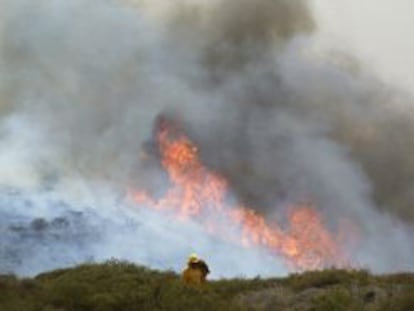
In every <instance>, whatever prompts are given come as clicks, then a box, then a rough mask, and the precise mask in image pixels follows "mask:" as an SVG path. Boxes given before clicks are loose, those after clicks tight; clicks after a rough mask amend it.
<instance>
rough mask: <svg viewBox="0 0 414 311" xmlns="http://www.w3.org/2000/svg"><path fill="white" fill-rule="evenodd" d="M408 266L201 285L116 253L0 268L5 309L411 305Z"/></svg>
mask: <svg viewBox="0 0 414 311" xmlns="http://www.w3.org/2000/svg"><path fill="white" fill-rule="evenodd" d="M413 293H414V274H408V273H405V274H395V275H383V276H374V275H372V274H370V273H369V272H367V271H364V270H361V271H359V270H358V271H356V270H355V271H354V270H353V271H346V270H336V269H332V270H325V271H317V272H306V273H303V274H292V275H290V276H289V277H286V278H271V279H261V278H259V277H257V278H254V279H226V280H217V281H210V282H208V283H207V284H205V285H204V286H202V287H191V286H186V285H183V284H182V282H181V279H180V275H178V274H177V273H175V272H172V271H166V272H160V271H156V270H151V269H148V268H146V267H143V266H137V265H135V264H132V263H129V262H123V261H117V260H111V261H108V262H105V263H102V264H92V263H90V264H83V265H80V266H77V267H74V268H68V269H60V270H55V271H52V272H47V273H42V274H40V275H38V276H36V277H34V278H23V279H22V278H18V277H16V276H14V275H2V276H0V310H5V311H87V310H96V311H118V310H122V311H146V310H151V311H162V310H163V311H164V310H165V311H182V310H192V311H198V310H199V311H204V310H229V311H247V310H263V311H267V310H269V311H270V310H309V311H311V310H315V311H319V310H320V311H325V310H326V311H335V310H338V311H342V310H358V311H361V310H369V311H371V310H380V311H412V310H414V295H413Z"/></svg>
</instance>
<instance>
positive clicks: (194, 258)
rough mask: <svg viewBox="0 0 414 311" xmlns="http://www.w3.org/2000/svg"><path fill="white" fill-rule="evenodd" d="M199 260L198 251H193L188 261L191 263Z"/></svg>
mask: <svg viewBox="0 0 414 311" xmlns="http://www.w3.org/2000/svg"><path fill="white" fill-rule="evenodd" d="M199 260H200V259H199V258H198V256H197V254H196V253H192V254H191V255H190V257H188V262H190V263H194V262H198V261H199Z"/></svg>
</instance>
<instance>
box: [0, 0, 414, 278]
mask: <svg viewBox="0 0 414 311" xmlns="http://www.w3.org/2000/svg"><path fill="white" fill-rule="evenodd" d="M316 24H317V22H316V21H315V20H314V19H313V16H312V11H311V8H309V7H308V5H307V2H306V1H301V0H289V1H288V0H272V1H268V0H257V1H254V2H253V1H249V0H226V1H225V0H214V1H206V0H187V1H185V0H177V1H161V0H157V1H154V0H152V1H149V0H148V1H146V0H141V1H121V0H101V1H98V0H74V1H65V0H42V1H37V2H36V3H33V2H32V1H30V0H3V1H2V3H1V4H0V40H1V41H0V68H1V69H0V135H1V138H0V186H1V189H2V190H1V191H0V199H1V200H0V202H1V205H0V215H1V220H0V228H1V231H2V232H4V234H3V235H2V238H1V240H0V258H1V261H0V262H1V263H0V272H5V271H14V272H16V273H21V274H33V273H37V272H40V271H43V270H46V269H51V268H55V267H60V266H64V265H71V264H75V263H78V262H81V261H85V260H102V259H106V258H111V257H120V258H125V259H129V260H135V261H139V262H141V263H143V264H148V265H150V266H152V267H157V268H173V269H177V270H178V269H180V265H181V264H182V263H183V262H184V260H185V256H186V255H187V254H188V253H189V252H191V251H200V252H201V254H202V255H203V256H205V257H207V259H208V260H209V261H210V262H211V263H212V267H214V268H215V275H216V276H222V275H224V276H232V275H240V274H241V275H255V274H281V273H284V272H285V270H284V268H283V267H282V264H281V263H280V262H277V261H276V260H275V259H273V258H271V257H270V256H269V255H268V254H266V253H265V252H264V251H263V250H260V249H253V250H246V249H243V248H241V247H240V248H239V247H237V246H234V245H231V243H226V242H223V241H218V240H216V239H215V238H212V237H211V236H209V235H208V234H207V233H205V232H203V230H202V229H201V228H200V227H199V226H198V225H197V224H196V223H191V224H188V225H187V226H184V227H183V226H182V224H174V223H171V221H170V219H168V217H164V216H162V215H159V214H157V213H152V212H147V211H142V210H139V209H136V208H134V207H133V206H129V204H128V203H127V202H126V200H125V195H126V191H127V190H128V189H130V188H136V189H146V190H148V191H151V192H153V193H155V194H159V193H160V192H162V191H163V189H165V187H166V179H165V176H164V173H163V172H162V170H161V167H160V165H159V155H158V154H157V152H156V147H154V140H153V130H154V122H155V121H156V119H157V118H158V117H159V116H165V117H168V118H169V119H171V120H174V122H176V123H177V124H180V125H181V126H182V127H183V128H184V129H185V130H186V133H187V134H188V135H189V136H190V137H191V139H192V140H194V141H195V142H196V143H197V145H198V146H199V150H200V154H201V157H202V160H203V161H204V163H205V164H206V165H207V166H208V167H209V168H211V169H212V170H214V171H217V172H220V173H221V174H223V175H224V176H225V177H226V179H227V180H228V181H229V184H230V185H231V187H232V191H233V192H234V196H235V198H236V199H237V200H238V201H240V202H242V203H243V204H246V205H247V206H249V207H252V208H256V209H257V210H258V211H260V212H261V213H263V214H265V215H266V217H269V218H270V219H271V218H278V217H280V211H281V210H283V208H284V207H285V206H286V204H287V203H291V202H297V201H300V200H304V199H305V200H308V199H310V200H312V201H314V202H315V205H316V206H317V207H318V208H319V210H320V212H321V213H322V214H323V215H324V217H325V218H326V220H327V223H328V225H329V226H331V227H335V226H337V225H338V219H347V220H348V221H349V222H350V223H352V224H353V225H355V228H358V237H359V241H358V244H357V246H356V248H355V249H353V253H352V258H353V260H354V261H355V262H358V263H360V264H361V265H362V266H365V267H368V268H370V269H373V270H374V271H380V272H384V271H396V270H404V269H411V270H412V269H413V268H414V266H413V262H412V259H411V258H412V256H413V255H414V243H413V242H412V239H411V238H410V237H412V235H413V232H412V230H413V229H412V223H413V221H414V212H413V210H412V209H411V202H413V201H414V192H413V191H412V189H413V186H414V160H413V157H412V156H411V155H412V154H413V153H414V125H413V124H414V122H413V121H414V120H413V119H414V112H413V109H414V108H413V107H414V106H413V105H412V101H413V100H412V99H411V98H410V97H409V96H408V95H406V94H402V93H401V92H398V91H396V90H394V89H393V88H392V87H390V86H387V85H385V84H384V83H383V82H381V81H380V80H379V79H377V78H376V77H375V76H374V75H373V74H372V73H371V72H369V71H368V70H367V69H365V68H364V67H363V66H361V65H360V64H358V62H357V61H355V60H354V59H353V57H352V55H346V54H340V53H333V54H329V55H327V54H320V53H317V52H315V49H314V39H315V37H316V36H317V28H316ZM350 234H351V233H350ZM171 245H173V246H171ZM240 258H243V262H239V263H237V264H235V262H238V261H241V260H240ZM245 258H247V259H245ZM213 270H214V269H213Z"/></svg>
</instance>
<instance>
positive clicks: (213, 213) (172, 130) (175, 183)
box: [131, 120, 348, 271]
mask: <svg viewBox="0 0 414 311" xmlns="http://www.w3.org/2000/svg"><path fill="white" fill-rule="evenodd" d="M157 141H158V145H159V152H160V155H161V161H162V166H163V168H164V169H165V170H166V172H167V174H168V176H169V179H170V182H171V187H170V189H169V190H168V191H167V192H166V194H165V196H164V197H162V198H160V199H154V198H152V197H151V196H150V195H148V194H147V193H145V192H143V191H131V196H132V198H133V200H134V202H136V203H137V204H139V205H140V206H146V207H148V208H152V209H156V210H159V211H163V212H169V213H171V214H173V215H174V216H176V217H177V218H178V219H179V220H181V221H186V220H188V219H192V220H194V221H196V222H198V223H200V224H201V225H203V226H204V228H205V229H206V230H207V231H208V232H209V233H210V234H213V235H216V236H219V237H223V239H226V240H228V241H231V242H234V243H239V244H241V245H243V246H245V247H262V248H265V249H267V250H269V251H270V252H271V253H272V254H274V255H275V256H278V257H280V258H283V260H284V261H285V263H286V265H287V266H288V267H289V268H290V269H291V270H294V271H303V270H313V269H322V268H327V267H332V266H335V267H344V266H348V260H347V257H346V256H345V255H344V253H343V252H342V250H341V249H340V247H339V245H340V242H339V238H336V237H335V236H333V235H332V234H331V233H330V232H329V231H328V230H327V229H326V228H325V226H324V223H323V220H322V218H321V216H320V215H319V214H318V212H317V211H316V210H315V209H314V208H313V206H312V204H311V203H303V204H299V205H295V206H292V208H291V209H290V212H289V214H288V215H286V216H287V217H286V219H287V220H288V224H287V225H286V226H284V227H283V228H282V227H281V226H280V225H278V224H277V223H274V222H272V223H270V222H268V221H267V220H266V219H265V218H264V217H263V216H262V215H260V214H259V213H258V212H256V211H255V210H253V209H251V208H249V207H246V206H242V205H237V204H230V203H228V202H229V201H230V200H229V190H228V188H229V187H228V184H227V181H226V180H225V179H224V178H223V177H222V176H220V175H219V174H217V173H215V172H212V171H209V170H208V169H207V168H206V167H205V166H204V165H203V164H202V163H201V161H200V158H199V155H198V150H197V147H196V146H195V145H194V144H193V142H192V141H190V139H189V138H188V137H186V136H185V135H184V133H183V132H182V131H181V130H180V129H178V128H177V127H175V126H174V125H172V124H171V123H170V122H168V121H166V120H162V121H161V122H160V123H159V126H158V131H157ZM338 236H339V235H338Z"/></svg>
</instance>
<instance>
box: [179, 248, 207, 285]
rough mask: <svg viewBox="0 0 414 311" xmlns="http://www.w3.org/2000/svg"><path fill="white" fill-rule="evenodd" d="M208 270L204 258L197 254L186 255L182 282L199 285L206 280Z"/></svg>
mask: <svg viewBox="0 0 414 311" xmlns="http://www.w3.org/2000/svg"><path fill="white" fill-rule="evenodd" d="M209 273H210V270H209V268H208V266H207V264H206V263H205V261H204V260H202V259H200V258H199V257H198V256H197V254H194V253H193V254H191V255H190V257H188V262H187V268H186V269H185V270H184V271H183V282H184V283H185V284H190V285H201V284H203V283H205V282H206V279H207V274H209Z"/></svg>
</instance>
